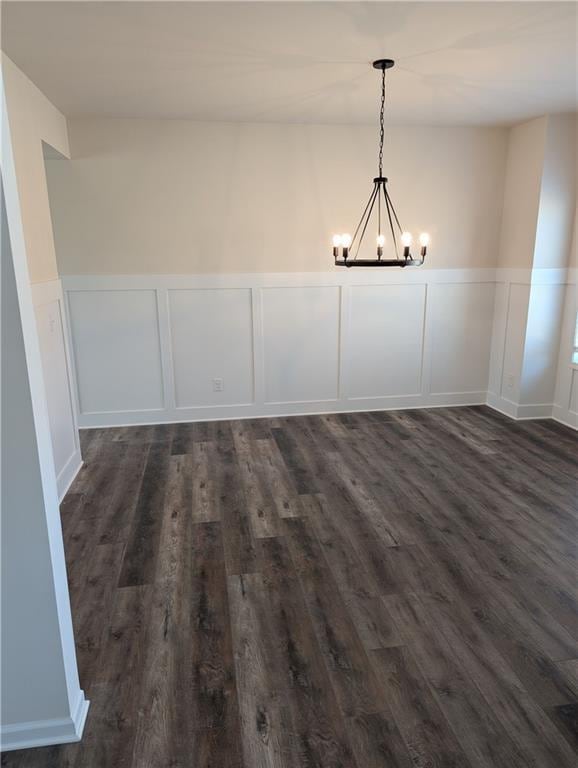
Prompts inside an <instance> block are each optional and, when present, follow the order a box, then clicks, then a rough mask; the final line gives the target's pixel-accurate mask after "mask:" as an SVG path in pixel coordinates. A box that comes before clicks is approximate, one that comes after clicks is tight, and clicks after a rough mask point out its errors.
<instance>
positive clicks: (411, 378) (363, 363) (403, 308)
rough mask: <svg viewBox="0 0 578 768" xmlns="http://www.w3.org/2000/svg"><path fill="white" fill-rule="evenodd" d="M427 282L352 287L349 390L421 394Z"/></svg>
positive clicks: (352, 393)
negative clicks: (422, 283)
mask: <svg viewBox="0 0 578 768" xmlns="http://www.w3.org/2000/svg"><path fill="white" fill-rule="evenodd" d="M424 308H425V285H361V286H353V287H352V288H351V298H350V305H349V333H348V344H347V353H346V370H347V384H346V393H347V396H348V397H351V398H363V397H370V398H371V397H387V396H392V395H416V394H418V393H419V391H420V385H421V364H422V347H423V320H424Z"/></svg>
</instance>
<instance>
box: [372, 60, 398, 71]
mask: <svg viewBox="0 0 578 768" xmlns="http://www.w3.org/2000/svg"><path fill="white" fill-rule="evenodd" d="M394 65H395V61H394V60H393V59H376V60H375V61H374V62H373V68H374V69H391V68H392V67H393V66H394Z"/></svg>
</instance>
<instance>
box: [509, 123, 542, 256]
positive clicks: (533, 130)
mask: <svg viewBox="0 0 578 768" xmlns="http://www.w3.org/2000/svg"><path fill="white" fill-rule="evenodd" d="M547 125H548V122H547V118H546V117H538V118H536V119H535V120H529V121H528V122H526V123H521V124H520V125H515V126H514V127H513V128H512V129H511V130H510V135H509V137H508V159H507V164H506V179H505V184H504V199H503V216H502V232H501V237H500V259H499V262H500V266H501V267H524V268H526V269H530V268H531V267H532V263H533V259H534V244H535V239H536V227H537V225H538V208H539V204H540V185H541V183H542V169H543V167H544V152H545V143H546V131H547Z"/></svg>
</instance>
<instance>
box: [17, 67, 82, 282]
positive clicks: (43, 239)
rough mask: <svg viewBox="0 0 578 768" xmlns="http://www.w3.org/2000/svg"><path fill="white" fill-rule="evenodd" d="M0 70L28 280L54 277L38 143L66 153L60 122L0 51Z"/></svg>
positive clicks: (60, 117)
mask: <svg viewBox="0 0 578 768" xmlns="http://www.w3.org/2000/svg"><path fill="white" fill-rule="evenodd" d="M2 74H3V78H4V85H5V91H6V103H7V108H8V119H9V122H10V130H11V134H12V142H13V151H14V163H15V166H16V175H17V179H18V194H19V196H20V206H21V211H22V223H23V225H24V239H25V243H26V253H27V257H28V271H29V273H30V280H31V282H33V283H38V282H43V281H45V280H54V279H55V278H57V277H58V269H57V265H56V254H55V252H54V239H53V234H52V222H51V218H50V209H49V204H48V191H47V188H46V173H45V167H44V157H43V150H42V142H43V141H45V142H46V143H47V144H49V145H50V146H51V147H54V149H56V150H58V151H59V152H61V153H62V154H64V155H68V134H67V129H66V120H65V118H64V116H63V115H62V114H61V113H60V112H59V111H58V110H57V109H56V107H54V106H53V105H52V104H51V103H50V102H49V101H48V99H47V98H46V97H45V96H44V95H43V94H42V93H41V92H40V91H39V90H38V88H37V87H36V86H35V85H34V84H33V83H32V82H31V81H30V80H29V79H28V78H27V77H26V75H24V74H23V73H22V72H21V71H20V70H19V69H18V67H16V65H15V64H14V63H13V62H12V61H11V60H10V59H9V58H8V57H7V56H5V55H4V54H2Z"/></svg>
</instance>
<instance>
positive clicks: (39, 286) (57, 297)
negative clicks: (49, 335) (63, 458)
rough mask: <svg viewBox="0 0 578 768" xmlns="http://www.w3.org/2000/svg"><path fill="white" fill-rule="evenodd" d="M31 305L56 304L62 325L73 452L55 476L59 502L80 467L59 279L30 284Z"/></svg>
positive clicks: (72, 374) (72, 389)
mask: <svg viewBox="0 0 578 768" xmlns="http://www.w3.org/2000/svg"><path fill="white" fill-rule="evenodd" d="M30 288H31V291H32V304H33V306H34V307H35V308H36V307H40V306H43V305H44V304H52V303H53V302H56V303H57V304H58V310H59V312H60V322H61V324H62V335H63V343H64V354H65V358H66V381H67V388H68V397H69V399H70V406H71V411H72V421H73V433H74V451H73V452H72V454H71V455H70V457H69V458H68V460H67V462H66V464H65V465H64V466H63V467H61V469H60V471H59V472H58V473H57V476H56V484H57V487H58V498H59V500H60V501H62V499H63V498H64V496H65V495H66V492H67V491H68V489H69V488H70V486H71V484H72V482H73V480H74V478H75V477H76V475H77V474H78V472H79V470H80V468H81V467H82V456H81V452H80V439H79V435H78V415H77V413H78V411H77V399H76V386H75V384H74V368H73V365H72V357H71V354H70V334H69V329H68V316H67V314H68V313H67V309H66V307H67V304H66V302H65V299H64V293H63V290H62V283H61V281H60V280H59V279H57V280H47V281H45V282H42V283H32V284H31V286H30Z"/></svg>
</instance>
